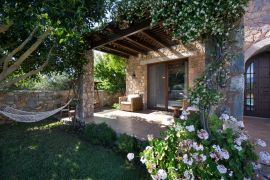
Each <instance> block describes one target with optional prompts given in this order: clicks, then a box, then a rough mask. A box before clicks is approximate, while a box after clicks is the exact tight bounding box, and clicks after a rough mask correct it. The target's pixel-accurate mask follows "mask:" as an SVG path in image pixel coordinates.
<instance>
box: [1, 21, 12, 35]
mask: <svg viewBox="0 0 270 180" xmlns="http://www.w3.org/2000/svg"><path fill="white" fill-rule="evenodd" d="M13 24H14V23H13V22H12V21H11V22H8V23H7V24H0V33H5V32H6V31H7V30H8V29H9V28H10V27H11V26H12V25H13Z"/></svg>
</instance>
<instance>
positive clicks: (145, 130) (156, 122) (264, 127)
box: [87, 109, 270, 152]
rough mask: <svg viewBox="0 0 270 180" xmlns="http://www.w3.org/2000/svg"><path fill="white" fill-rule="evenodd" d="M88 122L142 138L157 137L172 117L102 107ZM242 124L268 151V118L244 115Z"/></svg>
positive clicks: (155, 112)
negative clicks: (265, 144)
mask: <svg viewBox="0 0 270 180" xmlns="http://www.w3.org/2000/svg"><path fill="white" fill-rule="evenodd" d="M90 122H95V123H101V122H106V123H107V124H108V125H109V126H111V127H112V128H113V129H114V130H115V131H116V132H117V133H126V134H129V135H133V136H135V137H137V138H139V139H142V140H144V139H146V138H147V135H148V134H153V135H154V136H155V137H159V134H160V132H161V131H163V130H165V129H166V126H168V125H169V124H171V123H172V122H173V117H172V113H170V112H165V111H154V110H144V111H139V112H125V111H120V110H116V109H102V110H99V111H98V112H95V113H94V117H93V118H91V119H89V120H88V121H87V123H90ZM244 124H245V126H246V130H247V132H248V134H249V135H250V137H251V139H252V140H255V139H256V138H260V139H262V140H264V141H266V143H267V145H268V146H267V147H266V148H264V149H263V150H266V151H268V152H270V118H258V117H250V116H245V117H244ZM258 150H262V149H258Z"/></svg>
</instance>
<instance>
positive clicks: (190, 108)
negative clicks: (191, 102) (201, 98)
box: [186, 106, 198, 111]
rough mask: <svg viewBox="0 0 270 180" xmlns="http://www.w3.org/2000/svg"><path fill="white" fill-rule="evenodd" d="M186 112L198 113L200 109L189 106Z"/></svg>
mask: <svg viewBox="0 0 270 180" xmlns="http://www.w3.org/2000/svg"><path fill="white" fill-rule="evenodd" d="M186 111H198V108H197V107H195V106H189V107H187V109H186Z"/></svg>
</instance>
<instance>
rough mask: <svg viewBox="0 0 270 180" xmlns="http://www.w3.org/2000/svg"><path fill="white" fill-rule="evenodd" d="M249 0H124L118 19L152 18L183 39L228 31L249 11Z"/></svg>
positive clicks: (125, 22)
mask: <svg viewBox="0 0 270 180" xmlns="http://www.w3.org/2000/svg"><path fill="white" fill-rule="evenodd" d="M247 3H248V0H217V1H213V0H204V1H199V0H193V1H188V0H177V1H175V0H167V1H163V0H149V1H145V0H134V1H129V0H123V1H119V2H118V3H117V6H116V8H115V11H114V13H113V14H114V15H113V17H114V19H115V20H116V21H117V22H119V23H122V26H123V27H126V26H128V25H129V24H132V23H134V22H138V21H143V20H145V19H150V20H151V21H152V24H153V25H155V24H157V23H159V22H162V24H163V25H164V26H165V27H167V28H168V29H170V30H172V31H173V35H174V36H175V38H177V39H180V40H181V41H182V42H191V41H194V40H198V39H199V38H201V37H203V36H205V35H217V34H226V33H227V32H228V30H229V29H230V28H232V27H233V26H234V23H235V22H236V21H238V20H239V19H240V18H241V17H242V16H243V14H244V12H245V7H246V5H247Z"/></svg>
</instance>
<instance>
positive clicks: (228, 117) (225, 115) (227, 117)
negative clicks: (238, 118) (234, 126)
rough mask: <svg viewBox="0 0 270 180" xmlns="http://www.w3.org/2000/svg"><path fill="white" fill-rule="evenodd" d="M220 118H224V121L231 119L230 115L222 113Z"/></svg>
mask: <svg viewBox="0 0 270 180" xmlns="http://www.w3.org/2000/svg"><path fill="white" fill-rule="evenodd" d="M219 119H221V120H223V121H228V120H229V119H230V116H229V115H228V114H225V113H224V114H221V116H220V117H219Z"/></svg>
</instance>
